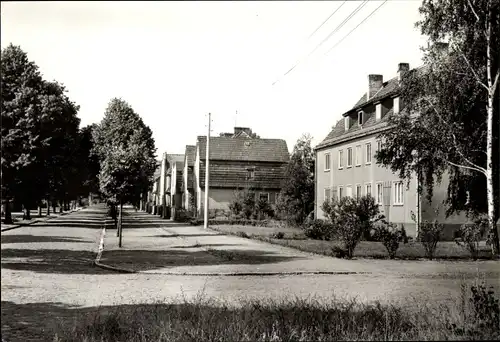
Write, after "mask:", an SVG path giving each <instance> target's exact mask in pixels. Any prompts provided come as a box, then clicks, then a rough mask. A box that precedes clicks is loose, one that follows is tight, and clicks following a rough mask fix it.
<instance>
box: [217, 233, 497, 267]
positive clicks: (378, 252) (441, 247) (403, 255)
mask: <svg viewBox="0 0 500 342" xmlns="http://www.w3.org/2000/svg"><path fill="white" fill-rule="evenodd" d="M210 228H211V229H213V230H216V231H219V232H221V233H225V234H230V235H236V236H242V234H244V235H246V236H248V237H249V238H251V239H255V240H260V241H265V242H269V243H273V244H276V245H281V246H285V247H291V248H295V249H298V250H301V251H304V252H309V253H316V254H321V255H326V256H333V253H332V247H334V246H339V247H341V244H340V242H338V241H322V240H312V239H308V238H306V237H305V235H304V234H303V233H302V231H301V230H300V229H298V228H288V227H287V228H279V227H252V226H239V225H219V226H211V227H210ZM277 232H283V233H284V234H285V236H284V238H283V239H276V238H273V237H272V235H273V234H274V233H277ZM354 256H355V257H358V258H376V259H382V258H388V257H389V255H388V253H387V250H386V249H385V247H384V246H383V245H382V243H381V242H376V241H360V243H359V244H358V246H357V247H356V249H355V251H354ZM396 258H398V259H405V260H415V259H420V258H425V250H424V248H423V246H422V245H421V244H420V243H418V242H413V241H412V242H408V243H407V244H403V243H401V244H400V245H399V249H398V251H397V253H396ZM435 259H448V260H461V259H463V260H470V254H469V252H468V251H467V250H466V249H464V248H463V247H460V246H458V245H457V244H456V243H455V242H452V241H441V242H438V244H437V249H436V254H435ZM479 259H487V260H489V259H491V250H490V248H489V247H488V246H485V245H483V246H481V247H480V252H479Z"/></svg>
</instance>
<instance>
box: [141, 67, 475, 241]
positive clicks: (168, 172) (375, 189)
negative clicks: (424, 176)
mask: <svg viewBox="0 0 500 342" xmlns="http://www.w3.org/2000/svg"><path fill="white" fill-rule="evenodd" d="M408 71H409V64H407V63H400V64H399V65H398V71H397V76H396V77H394V78H391V79H389V80H388V81H384V79H383V76H382V75H368V84H367V91H366V93H364V94H363V95H362V96H361V98H360V99H359V101H357V103H356V104H355V105H354V106H353V107H352V108H351V109H350V110H348V111H347V112H345V113H343V118H342V119H341V120H339V121H338V122H337V123H336V124H335V125H334V126H333V128H332V130H331V132H330V133H329V134H328V136H327V137H326V138H325V139H324V140H323V141H322V142H321V143H320V144H318V145H317V146H316V147H315V156H316V169H315V216H316V217H317V218H324V214H323V212H322V210H321V204H322V203H323V202H324V201H325V200H326V199H332V198H337V199H338V198H341V197H343V196H362V195H366V194H370V195H372V196H373V197H374V198H375V200H376V202H377V203H378V204H379V205H380V209H381V211H382V213H383V214H384V215H385V216H386V217H387V218H388V219H389V220H390V221H391V222H393V223H397V224H404V226H405V228H406V230H407V233H408V235H410V236H415V235H416V234H417V227H418V223H419V222H423V221H424V220H428V221H432V220H434V219H437V220H439V221H440V222H442V223H444V224H445V227H446V229H445V235H446V236H445V238H448V239H450V238H452V236H453V232H454V231H455V229H456V228H458V227H459V226H460V225H461V224H463V223H464V222H465V221H466V218H465V216H464V215H453V216H451V217H446V216H445V208H444V207H443V205H442V203H443V200H445V198H446V195H447V185H448V178H447V175H446V174H445V175H444V176H443V180H442V182H441V184H440V185H439V186H436V187H435V189H434V195H433V198H432V202H428V201H427V200H426V199H425V198H424V197H422V196H419V195H418V193H417V188H418V186H419V184H418V183H417V182H418V180H417V178H416V177H413V179H412V181H411V182H410V185H409V187H408V188H407V187H406V182H404V181H403V180H401V179H399V178H398V176H397V175H396V174H395V173H393V172H392V171H391V170H390V169H388V168H384V167H381V166H379V165H377V163H376V162H375V158H374V154H375V152H376V151H377V150H378V149H380V148H381V146H382V143H383V142H382V141H380V140H378V138H377V136H378V134H379V133H380V132H382V131H383V130H385V129H387V128H388V126H387V118H388V117H389V116H390V115H397V114H398V113H401V112H403V111H404V110H405V106H404V103H402V100H401V98H400V92H399V91H400V86H399V85H400V81H401V79H402V77H404V75H405V73H406V72H408ZM205 151H206V136H198V138H197V141H196V145H188V146H186V150H185V154H184V155H175V154H173V155H169V154H167V153H164V154H163V158H162V160H161V167H160V169H159V170H158V172H157V173H156V174H155V183H154V187H153V190H152V191H151V192H150V193H149V194H148V198H147V206H148V210H150V211H152V212H153V213H157V214H161V215H162V216H163V217H165V218H170V217H172V215H174V214H175V210H178V209H179V208H184V209H186V210H188V211H191V212H192V213H193V214H198V215H203V206H204V189H205V162H206V153H205ZM288 161H289V152H288V148H287V145H286V142H285V141H284V140H281V139H261V138H259V137H257V136H256V135H255V134H254V133H252V131H251V129H250V128H242V127H235V129H234V133H225V134H222V135H221V136H220V137H210V165H209V167H210V175H209V176H210V177H209V180H210V184H209V186H210V191H209V208H210V209H212V210H213V209H225V210H227V209H228V205H229V203H230V202H231V201H232V199H233V198H234V197H233V196H234V192H235V191H236V190H237V189H241V188H245V187H247V186H251V187H252V188H254V189H257V191H256V192H257V196H259V198H265V199H267V200H268V201H269V202H270V203H271V204H274V203H275V201H276V195H277V194H278V193H279V191H280V188H281V184H282V181H283V178H284V170H285V166H286V164H287V163H288ZM431 203H432V204H431ZM160 208H169V209H167V210H165V212H161V209H160Z"/></svg>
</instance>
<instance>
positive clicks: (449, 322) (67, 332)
mask: <svg viewBox="0 0 500 342" xmlns="http://www.w3.org/2000/svg"><path fill="white" fill-rule="evenodd" d="M472 295H473V294H472ZM470 296H471V294H470V293H467V291H466V290H465V289H464V290H463V291H462V298H458V300H457V303H456V304H455V305H452V304H449V305H448V306H440V307H437V306H436V307H432V308H431V307H428V306H424V305H422V304H417V305H412V306H410V305H408V306H405V308H399V307H395V306H387V305H381V304H380V303H373V304H360V303H357V302H356V301H355V300H348V301H347V300H337V299H331V300H329V301H326V300H316V299H307V300H303V299H295V300H292V301H286V300H267V301H256V300H247V301H243V302H241V303H240V304H241V305H238V306H234V305H229V304H228V303H227V302H222V301H218V300H213V299H205V298H204V296H203V295H200V296H198V297H197V298H196V299H195V300H193V301H187V300H184V302H183V303H180V304H176V303H158V304H153V305H127V306H118V307H111V308H109V307H100V308H98V309H97V310H96V311H94V312H90V313H89V312H87V313H85V314H82V316H81V317H79V318H78V319H77V320H75V323H73V325H70V326H63V327H60V328H59V330H58V331H57V334H56V337H55V338H54V341H61V342H62V341H87V342H97V341H99V342H105V341H130V342H136V341H137V342H139V341H141V342H142V341H249V340H252V341H311V340H314V341H326V340H329V341H330V340H331V341H333V340H449V339H453V340H471V339H476V340H497V339H498V338H500V333H499V331H498V329H496V328H495V323H496V324H497V325H498V322H497V321H498V301H497V302H496V313H497V314H496V316H495V315H494V314H493V315H490V316H491V317H490V318H489V319H486V321H485V320H484V319H483V324H482V325H481V324H480V323H478V322H479V321H480V320H481V319H478V317H480V316H481V315H479V314H483V316H481V317H484V313H485V312H489V313H494V311H495V307H494V306H493V307H488V308H489V309H488V308H487V307H486V306H485V305H483V304H481V305H480V306H478V305H475V306H474V304H473V302H472V301H471V300H469V297H470ZM490 304H491V300H490ZM485 308H486V311H485ZM495 320H496V321H495Z"/></svg>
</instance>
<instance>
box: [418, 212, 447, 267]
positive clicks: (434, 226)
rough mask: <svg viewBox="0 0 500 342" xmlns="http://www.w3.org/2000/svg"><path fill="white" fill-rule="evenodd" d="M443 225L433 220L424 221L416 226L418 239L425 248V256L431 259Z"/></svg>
mask: <svg viewBox="0 0 500 342" xmlns="http://www.w3.org/2000/svg"><path fill="white" fill-rule="evenodd" d="M443 229H444V225H443V224H441V223H438V222H437V221H434V222H427V221H424V222H423V223H421V224H420V226H419V228H418V241H420V243H422V245H423V246H424V249H425V256H426V257H427V258H429V259H430V260H432V259H433V258H434V253H435V252H436V247H437V243H438V242H439V240H440V239H441V233H442V232H443Z"/></svg>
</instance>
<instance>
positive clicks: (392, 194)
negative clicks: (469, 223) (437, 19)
mask: <svg viewBox="0 0 500 342" xmlns="http://www.w3.org/2000/svg"><path fill="white" fill-rule="evenodd" d="M409 69H410V68H409V64H407V63H400V64H399V66H398V74H397V76H396V77H394V78H392V79H390V80H389V81H385V82H384V80H383V76H382V75H368V84H367V92H366V93H365V94H364V95H363V96H362V97H361V98H360V99H359V101H357V102H356V104H355V105H354V106H353V107H352V108H351V109H350V110H348V111H347V112H345V113H344V114H343V118H342V119H341V120H339V121H338V122H337V123H336V124H335V126H334V127H333V129H332V130H331V132H330V133H329V134H328V136H327V137H326V138H325V139H324V140H323V141H322V142H321V143H320V144H318V145H317V146H316V147H315V155H316V170H315V187H316V195H315V196H316V201H315V202H316V203H315V211H316V213H317V214H316V215H317V217H318V218H324V213H323V212H322V210H321V205H322V203H323V202H324V201H325V200H326V199H332V198H336V199H339V198H341V197H344V196H361V195H366V194H370V195H372V196H373V197H374V198H375V200H376V202H377V203H378V204H379V205H380V209H381V211H382V213H383V214H384V215H385V216H386V217H387V218H388V219H389V221H391V222H393V223H401V224H404V227H405V228H406V231H407V233H408V234H409V235H411V236H415V235H416V234H417V232H416V227H417V225H416V223H417V222H422V221H424V220H428V221H433V220H434V219H437V220H438V221H440V222H441V223H444V224H445V226H446V232H445V238H448V239H450V238H451V237H452V236H453V232H454V231H455V230H456V229H457V228H458V227H459V226H460V225H461V224H463V223H464V222H465V221H466V219H465V217H464V215H454V216H451V217H449V218H446V217H445V208H444V206H443V204H442V202H443V200H445V199H446V196H447V186H448V181H449V177H448V174H446V173H445V174H444V175H443V180H442V182H441V184H440V185H436V187H435V188H434V196H433V198H432V205H431V204H430V203H429V202H428V201H426V200H425V198H423V197H421V196H419V195H418V194H417V190H416V189H417V186H418V180H417V177H412V180H411V181H410V184H409V188H408V189H407V188H406V182H405V181H403V180H401V179H399V178H398V176H397V175H396V174H395V173H393V172H392V171H391V170H390V169H388V168H385V167H382V166H381V165H378V164H377V163H376V160H375V158H374V155H375V152H376V151H377V150H379V149H380V148H381V146H382V144H383V141H380V140H378V139H377V136H378V134H379V133H381V132H383V131H384V130H387V129H388V128H389V127H388V125H387V121H388V120H387V119H388V118H389V117H390V116H391V115H398V114H400V113H402V112H404V111H405V110H406V108H405V106H404V103H402V100H401V97H400V87H399V84H400V80H401V79H402V77H404V76H405V73H406V72H408V71H409ZM412 216H414V218H415V221H416V222H415V221H414V220H413V219H412Z"/></svg>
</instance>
